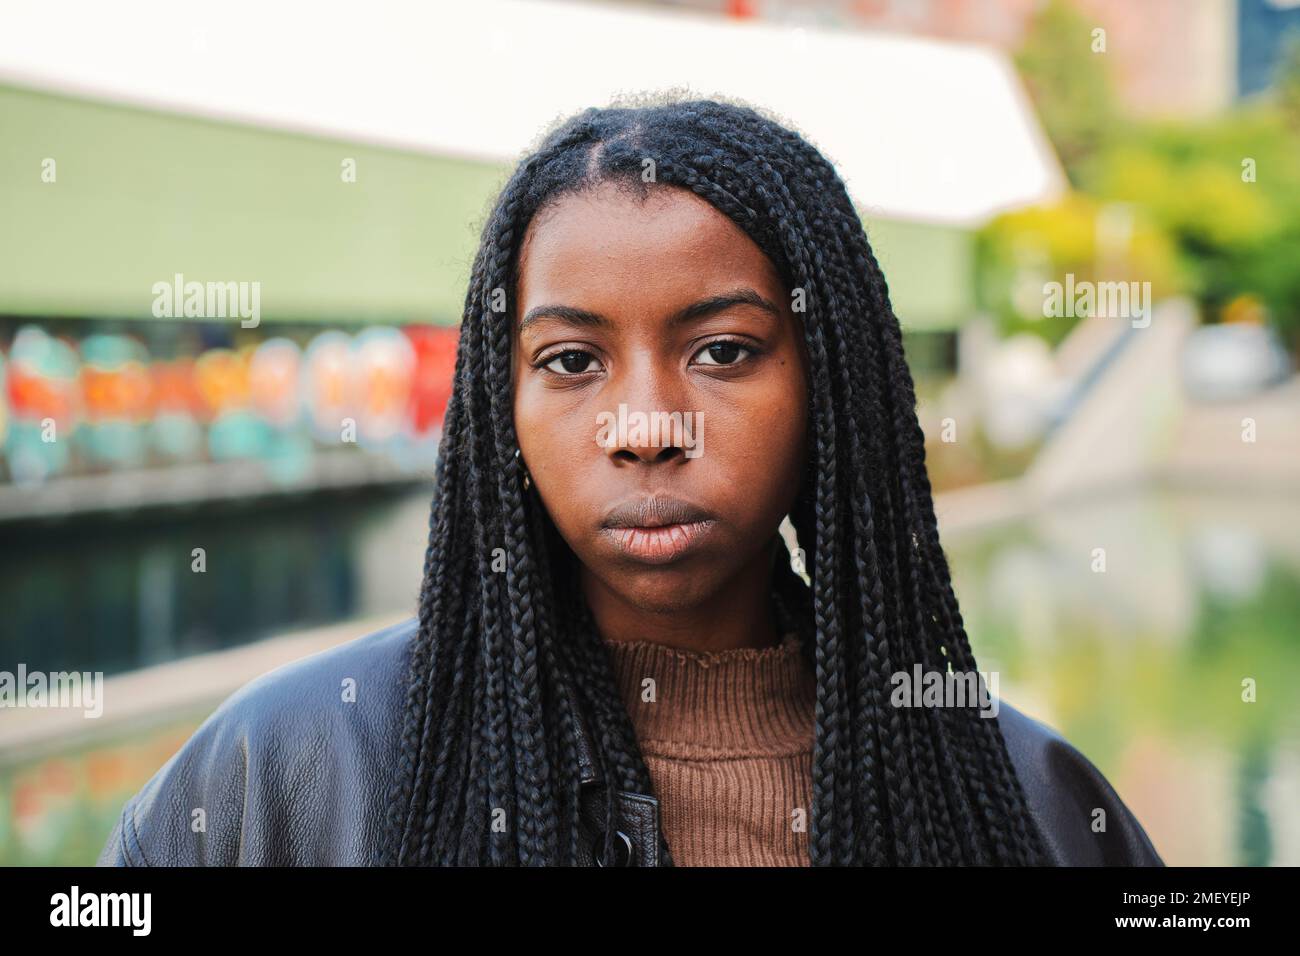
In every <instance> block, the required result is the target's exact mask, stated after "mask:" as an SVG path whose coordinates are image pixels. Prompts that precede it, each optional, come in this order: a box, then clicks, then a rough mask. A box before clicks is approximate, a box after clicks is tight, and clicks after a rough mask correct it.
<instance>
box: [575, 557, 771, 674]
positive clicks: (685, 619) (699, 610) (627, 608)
mask: <svg viewBox="0 0 1300 956" xmlns="http://www.w3.org/2000/svg"><path fill="white" fill-rule="evenodd" d="M776 546H777V543H776V541H775V539H774V540H773V542H772V546H771V547H770V548H764V549H763V550H762V551H761V552H760V553H759V555H758V556H757V558H756V559H755V560H754V561H752V562H750V565H749V566H747V567H746V568H744V569H743V570H742V571H741V573H740V574H738V575H736V577H735V578H733V579H732V581H731V582H730V583H729V584H728V585H727V586H726V587H725V588H724V589H722V590H720V591H718V592H717V593H715V594H712V595H709V596H708V598H707V600H702V601H699V602H698V603H695V604H692V605H690V606H680V605H677V606H671V607H655V606H646V604H645V603H644V602H641V603H638V602H637V599H636V597H635V596H632V597H630V598H629V597H627V596H624V595H622V594H618V593H616V592H614V591H612V590H610V589H609V588H608V587H606V586H605V584H604V583H603V582H602V581H600V580H599V579H598V578H597V577H596V576H595V575H593V574H592V573H591V572H590V571H588V570H587V568H586V567H581V568H580V570H579V577H580V581H581V587H582V590H583V593H584V595H585V597H586V599H587V605H588V606H589V607H590V608H591V614H592V617H593V618H594V619H595V622H596V629H597V630H598V631H599V632H600V635H601V637H602V638H604V639H605V640H606V641H610V642H613V643H619V642H626V641H650V642H653V643H655V644H662V645H664V646H666V647H674V648H679V649H682V650H694V651H722V650H730V649H733V648H740V647H752V648H765V647H775V646H777V645H779V644H780V643H781V638H782V634H781V632H780V628H779V626H778V623H777V620H776V616H775V609H774V608H773V606H772V561H773V558H774V556H775V551H774V550H773V549H775V548H776Z"/></svg>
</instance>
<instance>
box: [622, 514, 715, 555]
mask: <svg viewBox="0 0 1300 956" xmlns="http://www.w3.org/2000/svg"><path fill="white" fill-rule="evenodd" d="M713 525H714V522H713V520H712V519H709V520H707V521H691V522H687V523H685V524H666V525H661V526H659V527H657V528H602V529H601V534H604V535H607V536H608V537H609V539H610V540H611V541H612V542H614V546H615V547H616V548H618V550H619V551H621V552H622V553H623V554H625V555H627V556H628V557H630V558H635V559H636V560H638V561H644V562H646V563H648V564H667V563H668V562H670V561H676V560H677V559H679V558H682V557H685V556H686V555H687V554H690V553H691V552H692V551H696V550H698V549H699V547H700V546H701V545H702V544H703V543H704V539H705V538H706V537H707V536H708V534H709V532H710V531H711V530H712V529H713Z"/></svg>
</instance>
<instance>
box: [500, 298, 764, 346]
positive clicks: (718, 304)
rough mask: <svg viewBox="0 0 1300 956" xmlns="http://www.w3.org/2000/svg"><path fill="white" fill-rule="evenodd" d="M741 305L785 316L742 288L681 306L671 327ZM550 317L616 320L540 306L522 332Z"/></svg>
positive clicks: (596, 324)
mask: <svg viewBox="0 0 1300 956" xmlns="http://www.w3.org/2000/svg"><path fill="white" fill-rule="evenodd" d="M737 305H753V306H757V307H758V308H760V309H762V310H763V311H765V312H768V313H770V314H771V315H772V317H773V318H776V319H779V318H780V317H781V310H780V309H778V308H777V307H776V306H775V305H774V304H772V302H771V301H769V300H768V299H767V298H765V297H764V296H762V295H760V294H759V293H757V292H755V291H754V290H753V289H748V288H742V289H733V290H731V291H730V292H722V293H719V294H717V295H711V296H708V297H707V298H704V299H700V300H698V301H696V302H692V303H691V304H690V305H688V306H686V307H684V308H682V309H678V310H677V311H676V312H674V313H673V314H672V315H671V316H670V317H669V319H668V325H669V327H670V328H675V327H677V326H680V325H686V324H688V323H690V322H697V321H699V320H700V319H703V318H707V317H708V316H711V315H716V314H717V313H719V312H722V311H724V310H726V309H730V308H732V307H734V306H737ZM546 319H554V320H556V321H560V322H567V323H569V324H570V325H581V326H585V327H588V328H596V329H611V328H613V327H614V323H613V322H611V321H610V320H609V319H607V318H606V317H605V316H603V315H601V314H600V313H599V312H592V311H590V310H588V309H580V308H577V307H575V306H571V305H538V306H534V307H533V308H531V309H529V310H528V312H527V314H526V315H525V316H524V318H523V320H522V321H521V322H520V323H519V334H520V335H523V333H524V332H525V331H526V330H527V329H528V327H529V326H531V325H533V324H534V323H536V322H541V321H544V320H546Z"/></svg>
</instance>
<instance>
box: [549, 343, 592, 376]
mask: <svg viewBox="0 0 1300 956" xmlns="http://www.w3.org/2000/svg"><path fill="white" fill-rule="evenodd" d="M593 359H595V356H594V355H592V354H591V353H590V352H583V351H581V350H580V349H568V350H566V351H564V352H560V353H559V354H557V355H556V356H555V357H554V358H552V359H551V360H550V361H549V362H547V363H546V364H545V365H544V366H543V367H544V368H546V369H549V370H550V371H552V372H554V373H555V374H556V375H581V374H582V373H583V372H589V371H592V369H590V368H588V366H589V365H590V364H591V362H592V360H593ZM557 363H558V364H559V365H560V366H561V367H560V368H555V365H556V364H557Z"/></svg>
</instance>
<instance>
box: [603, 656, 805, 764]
mask: <svg viewBox="0 0 1300 956" xmlns="http://www.w3.org/2000/svg"><path fill="white" fill-rule="evenodd" d="M604 644H605V647H606V648H608V650H609V659H610V664H611V666H612V668H613V671H614V675H615V679H616V681H617V683H618V686H619V690H620V691H621V693H622V695H623V700H624V703H625V704H626V705H627V710H628V715H629V716H630V717H631V718H632V724H633V726H634V727H635V729H636V734H637V739H638V742H639V743H640V745H641V748H642V751H643V752H644V753H645V754H647V755H655V756H662V757H676V758H682V759H697V760H708V759H716V758H728V757H731V758H734V757H760V756H789V755H792V754H800V753H806V752H808V751H809V750H810V749H811V746H812V728H813V718H814V709H815V702H816V680H815V677H814V674H813V671H812V668H811V667H810V666H809V665H808V663H807V662H806V661H805V660H804V658H803V655H802V653H801V650H800V642H799V638H798V636H797V635H796V634H795V632H793V631H789V632H787V633H786V634H785V635H784V637H783V638H782V640H781V643H780V644H778V645H774V646H771V647H765V648H750V647H745V648H733V649H728V650H721V651H691V650H683V649H679V648H672V647H667V646H665V645H662V644H656V643H653V642H651V641H605V642H604ZM647 679H650V680H653V681H654V685H653V687H654V699H653V700H647V699H645V698H646V697H649V696H650V692H649V690H648V689H647V685H646V684H645V683H644V682H645V681H646V680H647Z"/></svg>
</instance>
